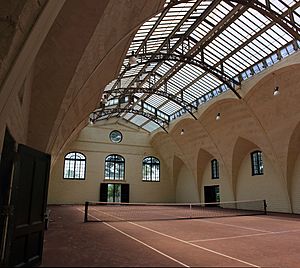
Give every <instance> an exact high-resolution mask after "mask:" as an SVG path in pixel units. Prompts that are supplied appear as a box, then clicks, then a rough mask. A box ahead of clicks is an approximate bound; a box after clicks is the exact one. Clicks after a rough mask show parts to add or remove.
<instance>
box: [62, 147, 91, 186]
mask: <svg viewBox="0 0 300 268" xmlns="http://www.w3.org/2000/svg"><path fill="white" fill-rule="evenodd" d="M85 166H86V157H85V156H84V155H83V154H82V153H79V152H71V153H68V154H67V155H66V156H65V165H64V179H69V180H84V179H85Z"/></svg>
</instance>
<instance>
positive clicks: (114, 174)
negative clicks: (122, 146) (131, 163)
mask: <svg viewBox="0 0 300 268" xmlns="http://www.w3.org/2000/svg"><path fill="white" fill-rule="evenodd" d="M111 156H114V157H115V156H118V157H120V158H121V159H122V160H123V161H108V160H107V158H109V157H111ZM106 163H114V172H113V179H112V177H111V176H109V178H108V179H107V178H106V167H107V165H106ZM117 163H121V164H123V167H122V168H121V169H120V170H121V171H122V173H123V174H122V175H123V179H116V164H117ZM119 168H120V165H119ZM110 174H111V173H110V172H109V175H110ZM104 181H125V158H124V157H123V156H122V155H119V154H110V155H108V156H106V157H105V161H104Z"/></svg>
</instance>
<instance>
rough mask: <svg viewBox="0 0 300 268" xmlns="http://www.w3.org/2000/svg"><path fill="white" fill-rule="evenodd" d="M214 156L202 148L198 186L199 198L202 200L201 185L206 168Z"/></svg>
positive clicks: (198, 162) (198, 167)
mask: <svg viewBox="0 0 300 268" xmlns="http://www.w3.org/2000/svg"><path fill="white" fill-rule="evenodd" d="M213 158H214V156H213V155H212V154H211V153H209V152H208V151H206V150H204V149H200V150H199V152H198V157H197V188H198V191H199V199H200V200H201V187H202V181H203V173H204V170H205V168H206V166H207V164H208V163H209V161H210V160H211V159H213Z"/></svg>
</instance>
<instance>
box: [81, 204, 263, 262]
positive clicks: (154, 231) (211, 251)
mask: <svg viewBox="0 0 300 268" xmlns="http://www.w3.org/2000/svg"><path fill="white" fill-rule="evenodd" d="M95 210H96V209H95ZM96 211H97V212H100V213H104V214H107V215H109V214H108V213H105V212H102V211H98V210H96ZM82 212H83V211H82ZM83 213H84V212H83ZM90 216H91V217H94V216H92V215H90ZM110 216H111V215H110ZM112 217H114V218H117V219H120V220H123V221H124V219H122V218H120V217H117V216H112ZM94 218H96V217H94ZM96 219H97V218H96ZM97 220H99V219H97ZM100 221H101V220H100ZM126 222H128V223H130V224H132V225H135V226H138V227H140V228H142V229H145V230H148V231H150V232H153V233H156V234H159V235H161V236H165V237H168V238H171V239H173V240H176V241H179V242H181V243H184V244H188V245H190V246H192V247H196V248H200V249H202V250H205V251H208V252H210V253H214V254H216V255H220V256H222V257H225V258H228V259H231V260H235V261H237V262H241V263H243V264H246V265H249V266H252V267H260V266H259V265H256V264H253V263H250V262H246V261H243V260H241V259H238V258H234V257H231V256H229V255H226V254H223V253H220V252H218V251H214V250H212V249H209V248H205V247H202V246H199V245H195V244H192V243H190V242H188V241H185V240H182V239H180V238H177V237H174V236H170V235H167V234H164V233H161V232H158V231H156V230H153V229H150V228H148V227H145V226H142V225H140V224H137V223H134V222H131V221H126ZM103 223H105V222H103ZM105 224H107V223H105ZM107 225H108V224H107ZM108 226H110V227H112V228H114V227H113V226H111V225H108ZM116 230H118V229H116ZM120 232H122V231H120ZM142 243H143V242H142ZM149 247H150V246H149Z"/></svg>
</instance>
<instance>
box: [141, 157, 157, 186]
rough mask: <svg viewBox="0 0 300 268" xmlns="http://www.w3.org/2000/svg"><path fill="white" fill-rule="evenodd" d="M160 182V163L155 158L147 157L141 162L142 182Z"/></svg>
mask: <svg viewBox="0 0 300 268" xmlns="http://www.w3.org/2000/svg"><path fill="white" fill-rule="evenodd" d="M159 180H160V163H159V160H158V159H157V158H156V157H153V156H149V157H146V158H144V160H143V181H159Z"/></svg>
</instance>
